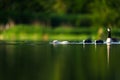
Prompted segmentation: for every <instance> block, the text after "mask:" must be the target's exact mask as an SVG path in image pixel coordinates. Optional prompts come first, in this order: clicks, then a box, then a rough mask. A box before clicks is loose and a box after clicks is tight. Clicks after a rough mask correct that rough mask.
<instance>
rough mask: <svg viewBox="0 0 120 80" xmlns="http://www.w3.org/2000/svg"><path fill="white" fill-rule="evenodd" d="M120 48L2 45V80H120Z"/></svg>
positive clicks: (112, 46) (80, 45) (0, 48)
mask: <svg viewBox="0 0 120 80" xmlns="http://www.w3.org/2000/svg"><path fill="white" fill-rule="evenodd" d="M119 50H120V45H110V46H107V45H105V44H101V45H96V46H95V45H94V44H91V45H90V44H89V45H82V44H68V45H52V44H49V43H40V44H33V43H31V44H30V43H29V44H21V43H20V44H1V45H0V80H120V51H119Z"/></svg>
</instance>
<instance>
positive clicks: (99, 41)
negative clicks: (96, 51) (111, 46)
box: [95, 40, 104, 44]
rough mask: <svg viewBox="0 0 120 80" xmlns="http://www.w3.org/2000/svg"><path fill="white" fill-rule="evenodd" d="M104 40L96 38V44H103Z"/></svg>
mask: <svg viewBox="0 0 120 80" xmlns="http://www.w3.org/2000/svg"><path fill="white" fill-rule="evenodd" d="M103 43H104V41H103V40H95V44H103Z"/></svg>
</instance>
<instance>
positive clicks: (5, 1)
mask: <svg viewBox="0 0 120 80" xmlns="http://www.w3.org/2000/svg"><path fill="white" fill-rule="evenodd" d="M119 13H120V1H119V0H109V1H107V0H74V1H73V0H14V1H13V0H0V40H53V39H59V40H82V39H86V38H92V39H106V28H107V27H112V33H113V36H114V37H117V38H119V34H120V30H119V29H120V27H119V26H120V15H119Z"/></svg>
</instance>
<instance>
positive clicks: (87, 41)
mask: <svg viewBox="0 0 120 80" xmlns="http://www.w3.org/2000/svg"><path fill="white" fill-rule="evenodd" d="M84 43H92V40H91V39H86V40H83V44H84Z"/></svg>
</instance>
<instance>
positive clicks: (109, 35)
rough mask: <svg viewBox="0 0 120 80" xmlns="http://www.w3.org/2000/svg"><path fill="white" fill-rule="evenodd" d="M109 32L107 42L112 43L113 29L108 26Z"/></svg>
mask: <svg viewBox="0 0 120 80" xmlns="http://www.w3.org/2000/svg"><path fill="white" fill-rule="evenodd" d="M107 32H108V36H107V39H106V42H107V43H111V42H112V38H111V29H110V28H107Z"/></svg>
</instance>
